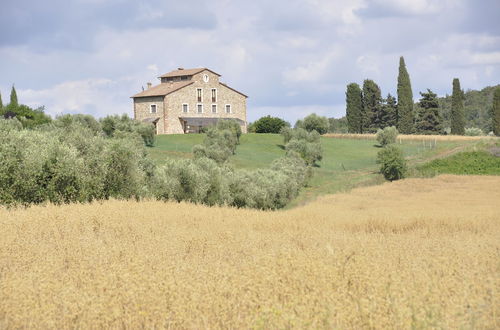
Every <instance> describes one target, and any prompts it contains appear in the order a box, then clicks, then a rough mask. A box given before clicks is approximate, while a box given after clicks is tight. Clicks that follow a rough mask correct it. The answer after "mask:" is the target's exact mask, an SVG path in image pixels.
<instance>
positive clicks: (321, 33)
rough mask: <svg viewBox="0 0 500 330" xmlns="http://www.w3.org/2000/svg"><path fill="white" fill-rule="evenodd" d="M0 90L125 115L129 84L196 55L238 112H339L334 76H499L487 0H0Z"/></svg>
mask: <svg viewBox="0 0 500 330" xmlns="http://www.w3.org/2000/svg"><path fill="white" fill-rule="evenodd" d="M0 8H1V10H0V92H1V95H2V99H3V101H4V104H5V103H7V102H8V97H9V94H10V89H11V87H12V84H15V87H16V90H17V94H18V98H19V101H20V103H23V104H27V105H30V106H33V107H38V106H45V112H46V113H48V114H50V115H51V116H57V115H60V114H65V113H86V114H92V115H94V116H96V117H104V116H106V115H109V114H123V113H127V114H129V115H130V116H132V114H133V104H132V99H131V98H130V96H131V95H133V94H135V93H137V92H139V91H141V90H142V86H146V84H147V82H152V83H153V84H157V83H159V81H158V79H157V77H158V76H159V75H161V74H163V73H166V72H169V71H171V70H174V69H176V68H178V67H184V68H198V67H207V68H210V69H211V70H213V71H215V72H217V73H219V74H221V75H222V77H221V81H223V82H225V83H227V84H228V85H230V86H231V87H233V88H235V89H237V90H239V91H241V92H243V93H244V94H246V95H248V96H249V98H248V106H247V114H248V120H249V121H254V120H256V119H258V118H260V117H261V116H265V115H272V116H278V117H281V118H283V119H285V120H287V121H289V122H290V123H292V124H293V123H294V122H295V121H296V120H297V119H300V118H303V117H305V116H306V115H308V114H310V113H317V114H319V115H323V116H327V117H336V118H338V117H341V116H343V115H344V114H345V89H346V85H347V84H348V83H351V82H356V83H358V84H360V85H362V83H363V80H364V79H373V80H374V81H375V82H377V83H378V85H379V86H380V87H381V89H382V93H383V95H384V96H385V95H387V93H391V94H393V95H395V94H396V84H397V75H398V64H399V57H400V56H404V58H405V62H406V65H407V69H408V72H409V74H410V78H411V82H412V88H413V94H414V98H415V99H418V97H419V94H418V93H419V92H420V91H426V89H427V88H430V89H431V90H432V91H434V92H435V93H437V94H438V95H441V96H442V95H445V94H451V90H452V80H453V78H459V79H460V82H461V85H462V88H463V89H465V90H467V89H481V88H483V87H486V86H489V85H496V84H499V83H500V19H499V18H498V15H499V13H500V1H499V0H481V1H477V0H476V1H474V0H373V1H369V0H300V1H298V0H273V1H270V0H252V1H230V0H210V1H208V0H206V1H205V0H184V1H179V0H164V1H160V0H151V1H146V0H133V1H127V0H46V1H36V0H2V1H1V3H0Z"/></svg>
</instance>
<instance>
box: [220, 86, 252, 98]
mask: <svg viewBox="0 0 500 330" xmlns="http://www.w3.org/2000/svg"><path fill="white" fill-rule="evenodd" d="M220 84H221V85H222V86H224V87H227V88H229V89H230V90H232V91H235V92H236V93H238V94H241V95H243V96H244V97H246V98H248V96H246V95H245V94H243V93H242V92H240V91H237V90H236V89H234V88H232V87H229V86H228V85H226V84H224V83H220Z"/></svg>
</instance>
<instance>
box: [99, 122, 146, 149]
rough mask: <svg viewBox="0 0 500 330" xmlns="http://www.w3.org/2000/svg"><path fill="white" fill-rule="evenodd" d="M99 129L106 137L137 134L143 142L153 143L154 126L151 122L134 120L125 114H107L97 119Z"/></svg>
mask: <svg viewBox="0 0 500 330" xmlns="http://www.w3.org/2000/svg"><path fill="white" fill-rule="evenodd" d="M99 123H100V125H101V129H102V131H103V132H104V134H105V135H106V136H107V137H122V136H125V135H127V134H132V135H134V134H137V135H139V136H140V137H141V138H142V140H143V142H144V144H145V145H146V146H148V147H152V146H153V145H154V143H155V127H154V125H153V124H147V123H143V122H140V121H137V120H134V119H132V118H130V117H129V116H127V115H126V114H124V115H122V116H119V115H112V116H107V117H104V118H102V119H100V120H99Z"/></svg>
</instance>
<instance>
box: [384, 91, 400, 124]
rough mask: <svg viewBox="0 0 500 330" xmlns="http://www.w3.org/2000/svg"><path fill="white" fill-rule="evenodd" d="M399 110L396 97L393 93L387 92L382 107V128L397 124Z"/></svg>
mask: <svg viewBox="0 0 500 330" xmlns="http://www.w3.org/2000/svg"><path fill="white" fill-rule="evenodd" d="M397 111H398V109H397V103H396V98H395V97H394V96H392V95H391V94H387V98H386V99H385V100H384V103H383V104H382V107H381V109H380V122H381V126H380V128H384V127H390V126H396V123H397Z"/></svg>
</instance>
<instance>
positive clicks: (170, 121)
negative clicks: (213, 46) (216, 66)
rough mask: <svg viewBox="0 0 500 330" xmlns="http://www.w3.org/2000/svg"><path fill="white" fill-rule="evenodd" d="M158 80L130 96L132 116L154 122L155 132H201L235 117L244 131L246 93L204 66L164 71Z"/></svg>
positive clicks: (245, 126) (245, 124)
mask: <svg viewBox="0 0 500 330" xmlns="http://www.w3.org/2000/svg"><path fill="white" fill-rule="evenodd" d="M158 78H159V79H160V84H158V85H156V86H151V84H149V83H148V88H147V89H146V90H144V91H142V92H141V93H138V94H135V95H134V96H132V99H133V100H134V118H135V119H136V120H140V121H144V122H150V123H152V124H154V125H155V127H156V133H157V134H183V133H196V132H200V131H201V129H202V128H203V127H206V126H210V125H213V124H215V123H217V121H219V120H225V119H234V120H236V121H237V122H238V123H239V124H240V126H241V129H242V131H243V132H244V133H246V131H247V108H246V99H247V96H246V95H245V94H243V93H241V92H239V91H237V90H235V89H233V88H231V87H229V86H228V85H226V84H224V83H221V82H220V75H219V74H218V73H215V72H213V71H212V70H209V69H207V68H199V69H183V68H179V69H177V70H174V71H171V72H169V73H166V74H164V75H162V76H160V77H158Z"/></svg>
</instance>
